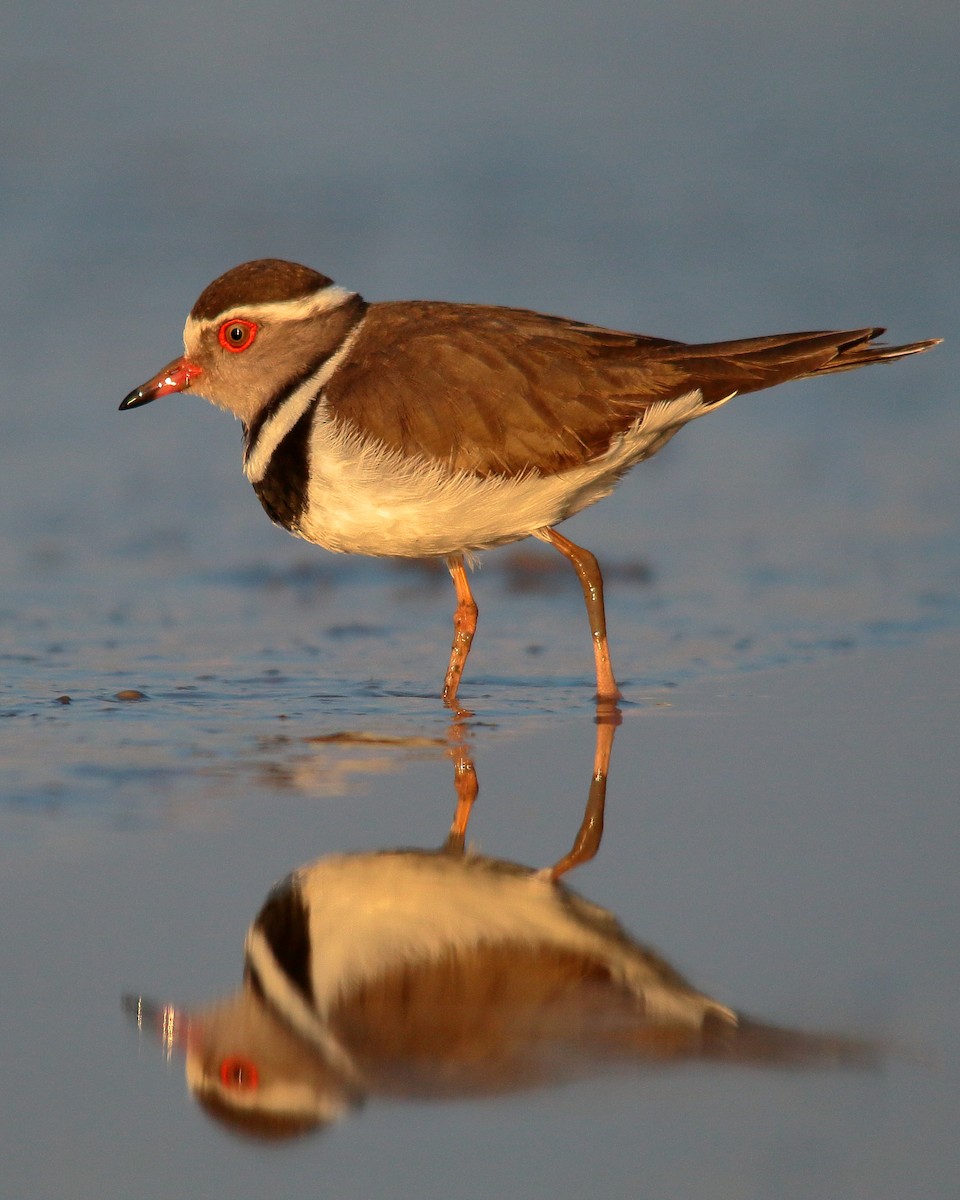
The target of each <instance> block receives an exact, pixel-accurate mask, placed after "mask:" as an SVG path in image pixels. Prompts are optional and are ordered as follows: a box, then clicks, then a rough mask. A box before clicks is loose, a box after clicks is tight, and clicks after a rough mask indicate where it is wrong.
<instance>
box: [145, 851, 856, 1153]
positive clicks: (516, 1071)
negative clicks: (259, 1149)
mask: <svg viewBox="0 0 960 1200" xmlns="http://www.w3.org/2000/svg"><path fill="white" fill-rule="evenodd" d="M129 1006H130V1007H131V1008H132V1009H135V1011H136V1012H137V1014H138V1016H139V1018H140V1020H141V1021H142V1022H144V1023H147V1024H149V1023H151V1021H152V1020H153V1021H160V1022H162V1036H163V1037H164V1038H165V1040H166V1042H167V1044H168V1047H171V1046H173V1045H177V1044H180V1045H182V1046H184V1047H185V1050H186V1058H187V1064H186V1073H187V1080H188V1083H189V1086H190V1089H191V1091H192V1092H193V1093H194V1094H195V1095H196V1097H197V1099H198V1100H199V1101H200V1102H201V1103H202V1104H203V1105H204V1107H205V1108H207V1109H208V1110H209V1111H210V1112H211V1113H212V1114H213V1115H215V1116H218V1117H220V1118H222V1119H224V1120H225V1121H227V1122H228V1123H229V1124H231V1125H233V1126H235V1127H237V1128H238V1129H240V1130H242V1131H245V1132H248V1133H251V1134H256V1135H262V1136H285V1135H290V1134H295V1133H301V1132H305V1131H307V1130H309V1129H311V1128H314V1127H316V1126H318V1125H322V1124H324V1123H326V1122H328V1121H330V1120H332V1119H334V1118H335V1117H337V1116H339V1115H341V1114H342V1113H343V1112H345V1111H346V1110H347V1109H348V1108H349V1107H350V1106H351V1105H352V1104H355V1103H357V1102H358V1101H360V1100H361V1099H362V1098H363V1097H365V1096H367V1095H376V1094H379V1095H393V1096H401V1097H454V1096H462V1095H471V1094H473V1095H476V1094H483V1093H487V1094H490V1093H496V1092H504V1091H509V1090H515V1089H519V1088H523V1087H531V1086H535V1085H537V1084H545V1083H549V1082H553V1081H557V1080H562V1079H568V1078H571V1077H575V1076H578V1075H582V1074H585V1073H587V1072H588V1071H591V1070H597V1069H601V1068H608V1069H609V1068H615V1067H617V1066H629V1065H633V1066H635V1065H637V1064H639V1063H643V1062H649V1061H669V1060H679V1059H684V1058H707V1059H723V1060H727V1061H734V1062H737V1061H742V1062H759V1063H768V1064H781V1063H785V1064H805V1063H833V1064H840V1063H849V1062H860V1061H863V1060H865V1059H868V1058H869V1057H870V1055H871V1051H870V1048H869V1047H867V1046H866V1045H864V1044H861V1043H856V1042H852V1041H848V1040H845V1039H843V1038H837V1037H832V1036H828V1035H822V1036H821V1035H815V1034H804V1033H795V1032H790V1031H787V1030H781V1029H775V1028H773V1027H770V1026H765V1025H761V1024H759V1023H757V1022H754V1021H751V1020H748V1019H746V1018H743V1017H740V1016H738V1015H737V1014H736V1013H734V1012H733V1010H732V1009H730V1008H728V1007H726V1005H724V1004H721V1003H720V1002H719V1001H717V1000H713V999H711V998H710V997H709V996H706V995H704V994H703V993H701V992H698V991H696V990H695V989H694V988H692V987H691V986H690V985H689V984H688V983H687V982H686V981H685V980H684V979H682V978H681V976H680V975H679V974H678V973H677V972H676V971H674V970H673V968H672V967H670V966H669V965H668V964H667V963H666V962H665V961H664V960H663V959H662V958H660V957H659V956H658V955H657V954H655V953H653V952H652V951H650V950H647V949H645V948H644V947H643V946H641V945H639V944H638V943H637V942H635V941H633V940H632V939H631V938H630V937H629V936H628V935H627V934H626V933H625V932H624V930H623V929H622V928H621V926H620V925H619V924H618V922H617V921H616V919H615V918H614V917H613V916H612V915H611V914H610V913H608V912H607V911H605V910H604V909H602V908H599V907H597V906H596V905H593V904H590V903H589V902H587V901H586V900H584V899H582V898H581V897H579V896H578V895H576V893H574V892H572V891H570V890H569V889H568V888H566V887H564V886H562V885H559V884H556V883H554V882H551V880H550V877H549V874H548V873H544V872H536V871H533V870H531V869H528V868H526V867H521V866H518V865H516V864H513V863H508V862H503V861H498V860H493V859H488V858H481V857H474V856H469V855H468V856H464V857H460V856H456V855H452V854H447V853H443V852H427V851H395V852H384V853H381V854H356V855H345V856H342V857H333V858H327V859H321V860H320V861H318V862H316V863H314V864H313V865H311V866H308V867H305V868H302V869H301V870H299V871H296V872H295V873H294V874H292V875H291V876H290V877H289V878H288V879H287V880H285V881H284V882H283V883H282V884H280V885H279V886H278V887H277V888H276V889H275V890H274V891H273V893H272V894H271V895H270V896H269V898H268V899H267V902H266V904H265V905H264V907H263V909H262V910H261V912H260V914H259V916H258V917H257V918H256V920H255V921H254V923H253V925H252V926H251V928H250V931H249V933H248V934H247V942H246V970H245V977H244V983H243V987H242V988H241V989H240V990H239V991H238V992H237V993H235V994H234V995H233V996H231V997H230V998H229V999H227V1000H225V1001H223V1002H221V1003H219V1004H216V1005H213V1006H211V1007H210V1008H208V1009H204V1010H201V1011H198V1012H196V1013H192V1014H187V1015H186V1016H182V1015H181V1014H179V1013H177V1012H176V1010H174V1009H170V1008H168V1009H163V1010H155V1009H153V1008H152V1007H151V1006H149V1005H146V1004H145V1003H144V1002H143V1001H142V1000H139V999H138V1000H134V1001H132V1002H130V1003H129Z"/></svg>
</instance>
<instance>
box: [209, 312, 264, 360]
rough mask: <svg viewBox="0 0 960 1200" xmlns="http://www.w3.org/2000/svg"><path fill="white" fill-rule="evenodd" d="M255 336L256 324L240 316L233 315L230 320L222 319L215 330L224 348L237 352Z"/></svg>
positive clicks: (243, 348)
mask: <svg viewBox="0 0 960 1200" xmlns="http://www.w3.org/2000/svg"><path fill="white" fill-rule="evenodd" d="M256 336H257V326H256V325H254V323H253V321H244V319H243V318H242V317H234V318H233V320H232V321H224V323H223V324H222V325H221V326H220V328H219V330H218V331H217V339H218V341H219V342H220V345H221V346H222V347H223V348H224V350H232V351H233V352H234V354H237V353H239V351H241V350H246V348H247V347H248V346H249V345H251V344H252V343H253V339H254V338H255V337H256Z"/></svg>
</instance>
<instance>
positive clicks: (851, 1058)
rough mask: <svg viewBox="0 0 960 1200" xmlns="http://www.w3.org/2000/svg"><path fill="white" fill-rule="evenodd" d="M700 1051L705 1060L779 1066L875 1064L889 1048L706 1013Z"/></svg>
mask: <svg viewBox="0 0 960 1200" xmlns="http://www.w3.org/2000/svg"><path fill="white" fill-rule="evenodd" d="M702 1037H703V1042H702V1053H703V1057H704V1058H707V1059H725V1060H728V1061H732V1062H743V1063H755V1064H757V1065H760V1066H782V1067H855V1068H868V1067H878V1066H879V1065H880V1064H881V1062H882V1061H883V1059H884V1058H885V1057H886V1055H887V1054H888V1053H889V1052H890V1047H889V1046H885V1045H884V1044H883V1043H882V1042H880V1041H876V1040H870V1039H867V1038H857V1037H852V1036H849V1035H846V1034H839V1033H811V1032H806V1031H804V1030H797V1029H784V1028H782V1027H780V1026H777V1025H768V1024H766V1023H765V1022H763V1021H756V1020H754V1019H753V1018H752V1017H746V1016H742V1015H740V1016H738V1018H737V1023H736V1025H731V1024H730V1023H729V1022H727V1021H723V1020H719V1019H715V1018H714V1017H713V1016H712V1015H711V1014H708V1015H707V1017H706V1019H705V1020H704V1023H703V1031H702Z"/></svg>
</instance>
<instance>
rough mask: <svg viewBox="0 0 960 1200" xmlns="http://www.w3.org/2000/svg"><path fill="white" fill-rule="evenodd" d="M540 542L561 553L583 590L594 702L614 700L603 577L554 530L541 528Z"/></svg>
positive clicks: (578, 548)
mask: <svg viewBox="0 0 960 1200" xmlns="http://www.w3.org/2000/svg"><path fill="white" fill-rule="evenodd" d="M538 536H539V537H541V538H542V539H543V540H544V541H546V542H550V544H551V545H553V546H556V548H557V549H558V550H559V551H560V553H561V554H563V555H565V556H566V557H567V558H569V560H570V561H571V562H572V563H573V569H574V570H575V571H576V573H577V576H578V578H579V580H580V586H581V587H582V588H583V598H584V600H585V601H586V602H587V616H588V617H589V618H590V632H591V633H592V634H593V657H594V660H595V662H596V667H597V699H598V700H599V701H608V700H609V701H616V700H619V699H620V696H621V693H620V689H619V688H618V687H617V681H616V679H614V677H613V667H612V666H611V664H610V647H609V646H608V644H607V618H606V614H605V613H604V610H603V577H602V576H601V574H600V566H599V564H598V562H597V560H596V559H595V558H594V557H593V555H592V554H591V553H590V551H589V550H584V549H583V547H582V546H577V545H575V544H574V543H573V542H571V541H570V540H569V539H568V538H565V537H564V536H563V534H560V533H557V531H556V530H555V529H545V530H544V531H543V532H542V533H540V534H538Z"/></svg>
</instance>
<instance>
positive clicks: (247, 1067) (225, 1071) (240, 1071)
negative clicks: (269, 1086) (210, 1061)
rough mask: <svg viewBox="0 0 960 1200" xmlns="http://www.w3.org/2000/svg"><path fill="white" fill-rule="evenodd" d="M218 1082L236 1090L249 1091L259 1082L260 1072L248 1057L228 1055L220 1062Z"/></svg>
mask: <svg viewBox="0 0 960 1200" xmlns="http://www.w3.org/2000/svg"><path fill="white" fill-rule="evenodd" d="M220 1082H221V1083H222V1084H223V1086H224V1087H227V1088H233V1089H236V1091H238V1092H249V1091H252V1090H253V1089H254V1088H255V1087H257V1086H258V1085H259V1083H260V1072H259V1071H258V1070H257V1068H256V1066H255V1064H254V1063H252V1062H251V1061H250V1059H249V1058H241V1057H240V1055H238V1054H230V1055H228V1056H227V1057H226V1058H225V1059H224V1060H223V1062H222V1063H221V1064H220Z"/></svg>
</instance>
